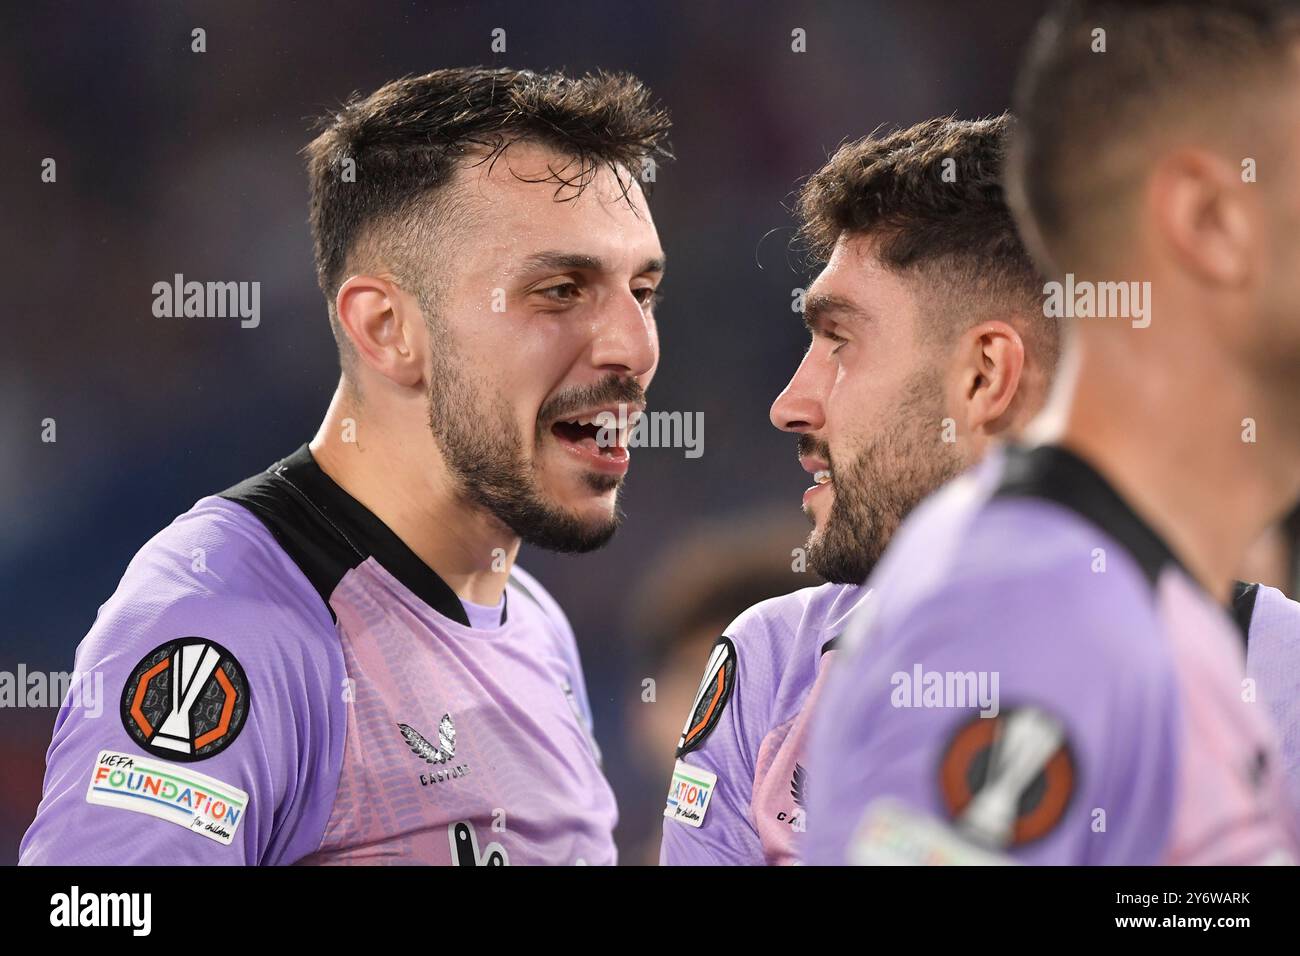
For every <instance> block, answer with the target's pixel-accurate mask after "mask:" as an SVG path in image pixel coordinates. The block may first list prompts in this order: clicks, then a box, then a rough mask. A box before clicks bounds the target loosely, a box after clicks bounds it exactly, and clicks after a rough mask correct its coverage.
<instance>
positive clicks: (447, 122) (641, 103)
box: [304, 67, 672, 346]
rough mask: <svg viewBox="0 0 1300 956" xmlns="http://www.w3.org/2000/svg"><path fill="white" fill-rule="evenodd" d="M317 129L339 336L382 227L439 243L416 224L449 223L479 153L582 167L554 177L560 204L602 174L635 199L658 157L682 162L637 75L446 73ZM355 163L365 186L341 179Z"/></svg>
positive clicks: (315, 159) (318, 235)
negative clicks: (648, 164) (533, 146)
mask: <svg viewBox="0 0 1300 956" xmlns="http://www.w3.org/2000/svg"><path fill="white" fill-rule="evenodd" d="M317 125H318V128H319V129H320V130H321V132H320V134H319V135H318V136H317V137H316V138H315V139H314V140H312V142H311V143H310V144H309V145H308V146H307V147H306V148H305V150H304V153H305V154H306V156H307V171H308V177H309V180H310V188H311V231H312V238H313V240H314V243H315V249H316V276H317V282H318V283H319V285H320V288H321V291H322V292H323V293H324V294H325V298H326V299H327V301H328V302H329V305H330V311H331V321H332V322H334V323H335V330H334V331H335V336H336V337H340V330H339V329H338V328H337V323H336V317H335V316H334V315H333V309H334V297H335V295H336V294H337V293H338V287H339V285H340V284H341V283H342V281H343V278H344V276H343V271H344V268H345V266H346V265H347V263H348V259H349V256H351V255H353V254H354V252H355V251H356V248H357V245H358V243H360V242H362V241H363V240H365V239H366V237H367V234H368V233H369V232H370V231H371V230H374V229H375V227H376V226H377V225H379V224H381V223H382V224H383V225H384V226H385V230H384V231H385V234H387V235H391V236H396V237H397V238H398V241H399V242H401V241H405V242H406V244H408V245H409V244H410V243H411V242H412V241H416V242H418V241H419V240H420V239H421V238H424V239H427V238H429V236H430V235H431V233H430V228H431V225H430V224H429V223H427V222H426V223H422V224H418V225H417V224H416V223H417V221H418V220H422V219H428V218H429V217H432V218H433V219H435V220H436V219H438V218H439V213H442V214H444V215H445V214H446V212H447V211H448V209H447V207H446V206H445V205H443V206H439V205H438V201H439V199H441V198H442V196H443V194H442V193H441V190H442V187H444V186H446V185H447V183H448V182H450V181H451V179H452V178H453V174H454V172H455V169H456V163H457V161H458V160H460V159H461V158H463V157H464V156H465V155H466V153H467V152H469V151H471V150H479V151H482V150H486V151H487V157H486V160H492V159H495V157H496V156H498V155H500V153H501V152H502V151H503V150H504V149H506V148H507V147H508V146H509V145H510V144H511V143H513V142H518V141H531V142H536V143H541V144H543V145H546V146H549V147H551V148H554V149H555V150H557V151H559V152H560V153H561V154H562V155H564V156H566V157H568V158H570V159H571V160H572V161H571V162H570V163H568V164H567V165H565V166H564V167H562V168H561V169H559V170H552V178H553V180H554V181H555V182H556V186H557V197H558V195H559V192H560V190H561V189H563V188H564V187H566V186H568V187H573V190H571V191H566V193H565V198H573V197H574V196H576V195H577V193H578V192H580V191H581V189H582V188H583V187H585V186H586V185H587V183H589V182H590V181H591V180H592V178H594V176H595V174H596V172H597V171H598V170H599V168H600V167H602V166H608V167H609V168H610V169H612V170H613V171H614V173H615V175H616V176H618V178H619V181H620V182H621V183H623V185H624V189H625V190H626V189H629V188H631V185H632V179H631V177H632V176H634V175H638V174H639V173H640V172H641V168H642V165H643V163H644V161H645V160H646V159H654V160H659V159H670V158H671V157H672V154H671V152H670V150H669V146H668V142H667V133H668V129H669V125H670V122H669V118H668V114H667V113H666V112H665V111H664V110H663V109H662V108H661V107H660V106H659V105H658V104H657V103H655V102H653V101H652V99H651V94H650V91H649V90H648V89H646V87H645V86H644V85H643V84H642V83H641V82H640V81H639V80H638V79H636V78H635V77H634V76H631V75H629V74H611V73H604V72H598V73H594V74H586V75H583V76H580V77H569V76H565V75H563V74H560V73H534V72H532V71H529V70H512V69H488V68H485V67H460V68H453V69H442V70H434V71H433V72H431V73H425V74H424V75H423V76H408V77H405V78H403V79H400V80H394V81H392V82H390V83H387V84H385V85H384V86H382V87H380V88H379V89H378V90H376V91H375V92H373V93H371V94H370V95H369V96H361V95H360V94H353V96H352V97H351V98H350V99H349V100H348V101H347V102H346V103H345V104H344V105H343V106H342V107H341V108H340V109H339V110H337V111H335V112H333V113H331V114H329V115H328V116H325V117H322V118H321V120H320V121H319V123H318V124H317ZM345 159H350V160H352V161H353V162H354V163H355V164H356V165H355V170H356V181H355V182H347V181H345V180H344V179H343V177H342V175H341V173H342V169H341V164H342V161H343V160H345ZM486 160H485V161H486ZM403 227H405V228H403ZM391 245H392V243H390V246H391ZM385 252H386V253H387V255H388V257H389V258H390V259H395V260H398V261H393V262H390V265H393V266H394V267H399V266H400V265H401V262H400V260H401V258H402V250H401V249H398V248H389V249H386V250H385ZM339 341H340V345H341V346H342V344H343V342H344V340H343V339H342V338H339Z"/></svg>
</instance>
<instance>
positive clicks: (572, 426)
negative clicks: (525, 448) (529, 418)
mask: <svg viewBox="0 0 1300 956" xmlns="http://www.w3.org/2000/svg"><path fill="white" fill-rule="evenodd" d="M551 434H552V435H554V436H555V437H556V438H558V439H559V440H560V441H562V442H567V443H568V444H571V445H577V446H578V447H580V448H582V449H583V450H585V451H587V452H588V453H590V454H602V455H613V454H615V453H617V452H620V451H626V449H625V448H624V447H623V436H622V434H620V433H619V431H618V430H617V429H611V428H606V427H605V426H604V425H600V424H597V423H596V421H595V419H594V417H593V418H586V417H584V418H574V419H570V420H568V421H562V422H556V423H555V424H554V425H552V426H551ZM611 438H612V439H613V441H611V440H610V439H611ZM602 442H605V443H606V444H602Z"/></svg>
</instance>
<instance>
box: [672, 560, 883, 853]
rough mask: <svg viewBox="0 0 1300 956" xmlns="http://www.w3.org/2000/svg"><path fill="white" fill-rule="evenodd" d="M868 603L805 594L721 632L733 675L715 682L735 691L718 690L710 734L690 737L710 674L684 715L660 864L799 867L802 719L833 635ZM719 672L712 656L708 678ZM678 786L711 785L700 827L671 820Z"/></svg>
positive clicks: (862, 595) (831, 593)
mask: <svg viewBox="0 0 1300 956" xmlns="http://www.w3.org/2000/svg"><path fill="white" fill-rule="evenodd" d="M867 597H868V592H867V590H866V589H865V588H860V587H857V586H854V585H843V584H824V585H822V586H821V587H816V588H804V589H803V590H801V591H795V592H794V593H793V594H786V595H783V596H781V597H777V598H772V599H771V600H768V601H763V602H762V603H760V604H756V605H754V606H753V607H752V608H750V609H749V610H747V611H745V613H743V614H741V615H740V616H739V617H738V618H736V620H735V621H734V622H732V624H731V626H730V627H728V628H727V630H726V636H725V637H724V638H723V639H722V641H720V642H719V645H718V646H719V647H720V648H721V649H722V650H721V653H722V654H727V655H731V657H732V669H731V671H730V674H728V672H727V671H726V670H725V662H724V666H723V669H722V670H720V671H718V673H721V674H722V676H723V679H724V681H726V680H731V681H732V686H731V688H730V689H729V691H728V690H727V688H726V687H724V688H723V690H724V691H726V693H725V696H723V697H720V699H719V704H718V706H720V707H721V710H720V711H719V712H718V714H717V717H716V719H714V721H713V723H712V724H710V725H709V726H708V729H707V730H704V728H702V727H701V728H700V730H699V731H697V732H696V733H694V734H692V733H691V731H692V730H693V729H695V728H696V727H697V726H699V724H700V721H701V719H703V718H705V716H706V712H707V706H708V704H709V703H710V702H711V701H712V695H713V694H714V692H715V691H716V690H717V685H716V677H713V676H712V674H711V673H709V672H706V676H705V681H704V683H703V686H702V687H701V692H700V694H698V695H697V697H696V702H695V705H694V706H693V707H692V708H691V715H690V719H689V720H688V722H687V726H686V728H685V729H684V731H683V739H682V740H681V741H680V742H679V744H678V754H677V756H678V761H679V762H678V765H677V770H676V772H675V773H674V782H673V785H672V788H671V789H670V793H669V804H668V807H667V808H666V809H665V813H664V828H663V843H662V844H661V847H660V853H659V862H660V863H661V864H664V865H710V864H742V865H756V866H757V865H763V864H783V863H794V862H796V861H797V859H798V854H797V853H796V846H797V841H798V840H800V839H801V837H800V834H802V833H803V832H804V829H805V807H804V803H805V799H806V794H807V788H808V780H809V773H808V769H807V760H806V758H805V757H804V750H805V746H806V735H807V723H808V719H807V715H808V713H809V708H810V707H811V705H812V703H813V702H814V701H815V700H816V698H817V695H818V694H819V693H820V691H821V687H822V685H823V683H824V678H825V675H826V673H827V671H828V667H829V665H830V661H831V659H832V658H833V657H834V656H835V653H836V651H835V645H836V643H837V639H838V637H839V633H840V630H841V629H842V627H843V625H844V623H845V621H846V620H847V619H848V617H849V615H850V613H851V612H852V611H853V610H854V609H855V608H857V607H859V606H860V605H861V604H862V602H863V601H864V600H865V599H867ZM716 662H717V654H716V653H715V655H714V656H713V657H712V658H711V661H710V664H711V667H710V671H712V665H713V664H714V663H716ZM711 678H712V679H711ZM683 779H686V780H688V781H689V780H706V781H710V782H711V783H712V794H711V796H710V797H709V801H708V804H707V806H705V807H704V808H703V812H702V813H700V814H699V819H698V820H697V819H695V818H694V817H692V816H689V815H686V814H680V813H678V812H677V809H676V808H677V805H678V804H677V803H674V801H675V800H676V799H677V797H676V794H678V793H679V792H680V791H681V789H682V788H681V786H680V785H681V782H682V780H683ZM814 780H815V773H814ZM685 792H689V790H687V791H685Z"/></svg>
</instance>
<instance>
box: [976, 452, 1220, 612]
mask: <svg viewBox="0 0 1300 956" xmlns="http://www.w3.org/2000/svg"><path fill="white" fill-rule="evenodd" d="M1005 460H1006V464H1005V466H1004V468H1003V471H1002V481H1001V483H1000V484H999V485H998V488H997V490H996V491H995V492H994V497H997V498H1043V499H1045V500H1047V501H1052V502H1055V503H1056V504H1059V505H1062V506H1064V507H1066V508H1069V509H1070V510H1071V511H1073V512H1075V513H1076V514H1078V515H1080V516H1081V517H1083V518H1085V519H1087V520H1088V521H1090V522H1091V523H1092V524H1095V525H1096V526H1097V527H1098V528H1100V529H1101V530H1102V531H1104V532H1106V533H1107V534H1108V535H1110V536H1111V537H1112V538H1114V539H1115V540H1116V541H1117V542H1119V544H1120V545H1122V546H1123V547H1124V548H1125V550H1127V551H1128V552H1129V553H1130V554H1131V555H1133V558H1134V559H1135V560H1136V561H1137V563H1138V565H1139V566H1140V567H1141V568H1142V572H1143V574H1144V575H1145V576H1146V578H1147V581H1148V582H1149V583H1150V584H1151V585H1152V586H1153V587H1154V586H1155V583H1156V580H1157V579H1158V578H1159V577H1160V572H1161V570H1163V569H1164V567H1165V566H1166V565H1168V564H1174V565H1176V566H1177V567H1179V568H1180V569H1182V570H1183V571H1184V573H1187V571H1186V566H1185V565H1184V564H1183V563H1182V562H1181V561H1179V560H1178V558H1177V557H1176V556H1175V555H1174V553H1173V551H1172V550H1171V549H1170V547H1169V546H1168V545H1167V544H1165V541H1164V539H1163V538H1161V537H1160V536H1159V535H1158V534H1156V533H1155V531H1153V530H1152V529H1151V526H1150V525H1148V524H1147V523H1146V522H1145V521H1143V520H1142V519H1141V518H1140V517H1138V515H1137V513H1136V512H1135V511H1133V509H1132V508H1131V507H1129V505H1128V502H1126V501H1125V500H1124V499H1123V498H1121V497H1120V496H1119V493H1118V492H1117V491H1115V489H1114V488H1112V487H1111V486H1110V483H1109V482H1107V481H1106V479H1105V478H1103V477H1102V476H1101V475H1100V474H1099V473H1098V472H1097V471H1096V469H1094V468H1093V467H1092V466H1091V465H1090V464H1088V463H1087V462H1086V461H1084V460H1083V459H1082V458H1080V457H1079V456H1078V455H1076V454H1074V453H1073V452H1070V451H1067V450H1066V449H1064V448H1062V447H1061V446H1059V445H1039V446H1037V447H1035V448H1022V447H1014V446H1013V447H1010V448H1008V449H1007V450H1006V459H1005ZM1188 577H1191V575H1190V574H1188ZM1192 580H1195V578H1193V579H1192Z"/></svg>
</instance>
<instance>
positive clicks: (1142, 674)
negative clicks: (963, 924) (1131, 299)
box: [804, 446, 1296, 864]
mask: <svg viewBox="0 0 1300 956" xmlns="http://www.w3.org/2000/svg"><path fill="white" fill-rule="evenodd" d="M868 583H869V585H870V586H871V587H872V589H873V591H874V596H873V600H872V601H870V602H869V603H868V604H867V605H866V606H865V607H864V608H863V612H862V613H860V614H858V615H855V617H854V620H853V621H852V622H850V624H849V627H848V629H847V631H846V633H845V638H844V641H843V644H844V647H843V649H842V651H841V653H840V657H839V660H838V661H837V662H836V668H835V671H834V673H833V674H832V675H831V677H830V680H829V683H828V686H827V688H826V692H825V694H824V695H823V698H822V700H821V702H820V705H819V706H818V707H817V712H816V713H815V714H814V718H813V729H812V735H811V744H810V751H809V752H810V764H811V766H813V767H815V768H817V774H818V776H817V784H816V786H814V787H813V788H812V792H811V794H810V797H811V802H810V806H809V813H808V821H809V826H808V832H807V834H806V840H805V841H804V850H805V854H806V860H807V861H808V862H811V863H834V864H838V863H844V862H877V861H896V860H900V859H902V860H910V861H916V862H925V861H953V862H960V861H961V860H963V859H972V860H978V861H980V862H983V861H985V860H986V859H988V858H990V857H992V856H993V855H994V854H996V855H997V856H998V857H1001V858H1008V859H1011V860H1014V861H1018V862H1025V863H1060V864H1152V863H1166V864H1182V863H1215V864H1246V863H1262V862H1274V861H1286V860H1293V859H1294V858H1295V852H1296V843H1295V833H1294V831H1293V827H1292V821H1291V819H1290V814H1289V813H1288V811H1287V808H1286V801H1285V797H1284V792H1283V787H1282V774H1281V762H1280V760H1279V755H1278V750H1277V742H1276V736H1275V733H1274V730H1273V726H1272V721H1271V720H1270V719H1269V715H1268V713H1267V710H1266V708H1265V707H1263V706H1262V705H1261V704H1259V703H1257V702H1256V699H1255V696H1254V695H1252V694H1248V693H1246V692H1245V691H1246V686H1247V685H1246V683H1245V655H1244V654H1243V648H1242V642H1241V637H1240V635H1239V634H1238V633H1237V631H1236V629H1235V628H1234V627H1233V625H1232V621H1231V619H1230V618H1229V616H1228V615H1227V613H1225V610H1224V609H1223V608H1222V607H1220V606H1219V605H1217V604H1216V603H1215V602H1214V601H1213V600H1212V599H1211V598H1210V596H1209V595H1207V594H1206V593H1205V592H1204V591H1202V590H1201V589H1200V588H1199V587H1198V586H1197V585H1196V584H1195V583H1194V581H1193V579H1192V578H1191V577H1190V576H1189V575H1188V573H1187V572H1186V571H1185V570H1184V569H1183V568H1182V566H1181V565H1180V564H1179V563H1178V562H1177V560H1176V558H1175V557H1174V555H1173V554H1172V553H1171V552H1170V551H1169V549H1168V547H1167V546H1166V545H1165V544H1164V543H1163V542H1162V541H1161V540H1160V538H1159V537H1157V536H1156V535H1155V534H1154V532H1152V531H1151V529H1150V528H1149V527H1147V526H1146V525H1145V524H1144V523H1143V522H1142V521H1141V520H1140V519H1139V518H1138V516H1137V515H1136V514H1134V512H1133V511H1132V510H1131V509H1130V508H1129V507H1128V505H1127V504H1126V503H1125V502H1124V501H1123V500H1122V499H1121V498H1120V497H1119V496H1118V495H1117V494H1116V493H1115V492H1114V490H1113V489H1111V488H1110V486H1109V485H1108V484H1107V483H1106V482H1105V481H1104V480H1103V479H1102V478H1101V476H1100V475H1099V474H1097V472H1096V471H1095V470H1093V469H1092V468H1091V467H1090V466H1089V465H1087V464H1086V463H1085V462H1084V461H1082V460H1081V459H1079V458H1078V457H1076V456H1075V455H1073V454H1071V453H1070V452H1067V451H1065V450H1064V449H1062V448H1057V447H1051V446H1044V447H1039V448H1035V449H1032V450H1023V449H1011V450H1007V451H1005V452H997V453H994V454H991V455H990V456H989V457H988V458H987V459H986V460H985V461H984V462H983V463H982V464H981V465H980V466H978V467H977V468H976V469H975V470H974V471H973V472H972V473H969V474H967V475H966V476H963V477H962V478H960V479H958V480H956V481H955V482H952V483H950V484H949V485H948V486H947V487H946V488H944V489H943V490H942V491H940V492H939V493H938V494H936V495H935V496H933V497H932V498H930V499H929V500H928V501H926V502H925V503H924V504H922V506H921V507H920V508H918V509H917V511H916V512H915V513H914V514H913V515H912V516H911V517H910V518H909V519H908V520H907V521H906V522H905V523H904V525H903V527H902V528H901V529H900V531H899V533H898V535H897V536H896V538H895V540H894V542H893V544H892V545H891V547H890V549H889V551H888V552H887V554H886V555H885V558H884V560H883V561H882V562H881V564H880V566H879V567H878V568H877V570H876V572H875V573H874V574H873V575H872V577H871V579H870V581H869V582H868ZM986 692H988V693H986Z"/></svg>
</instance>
